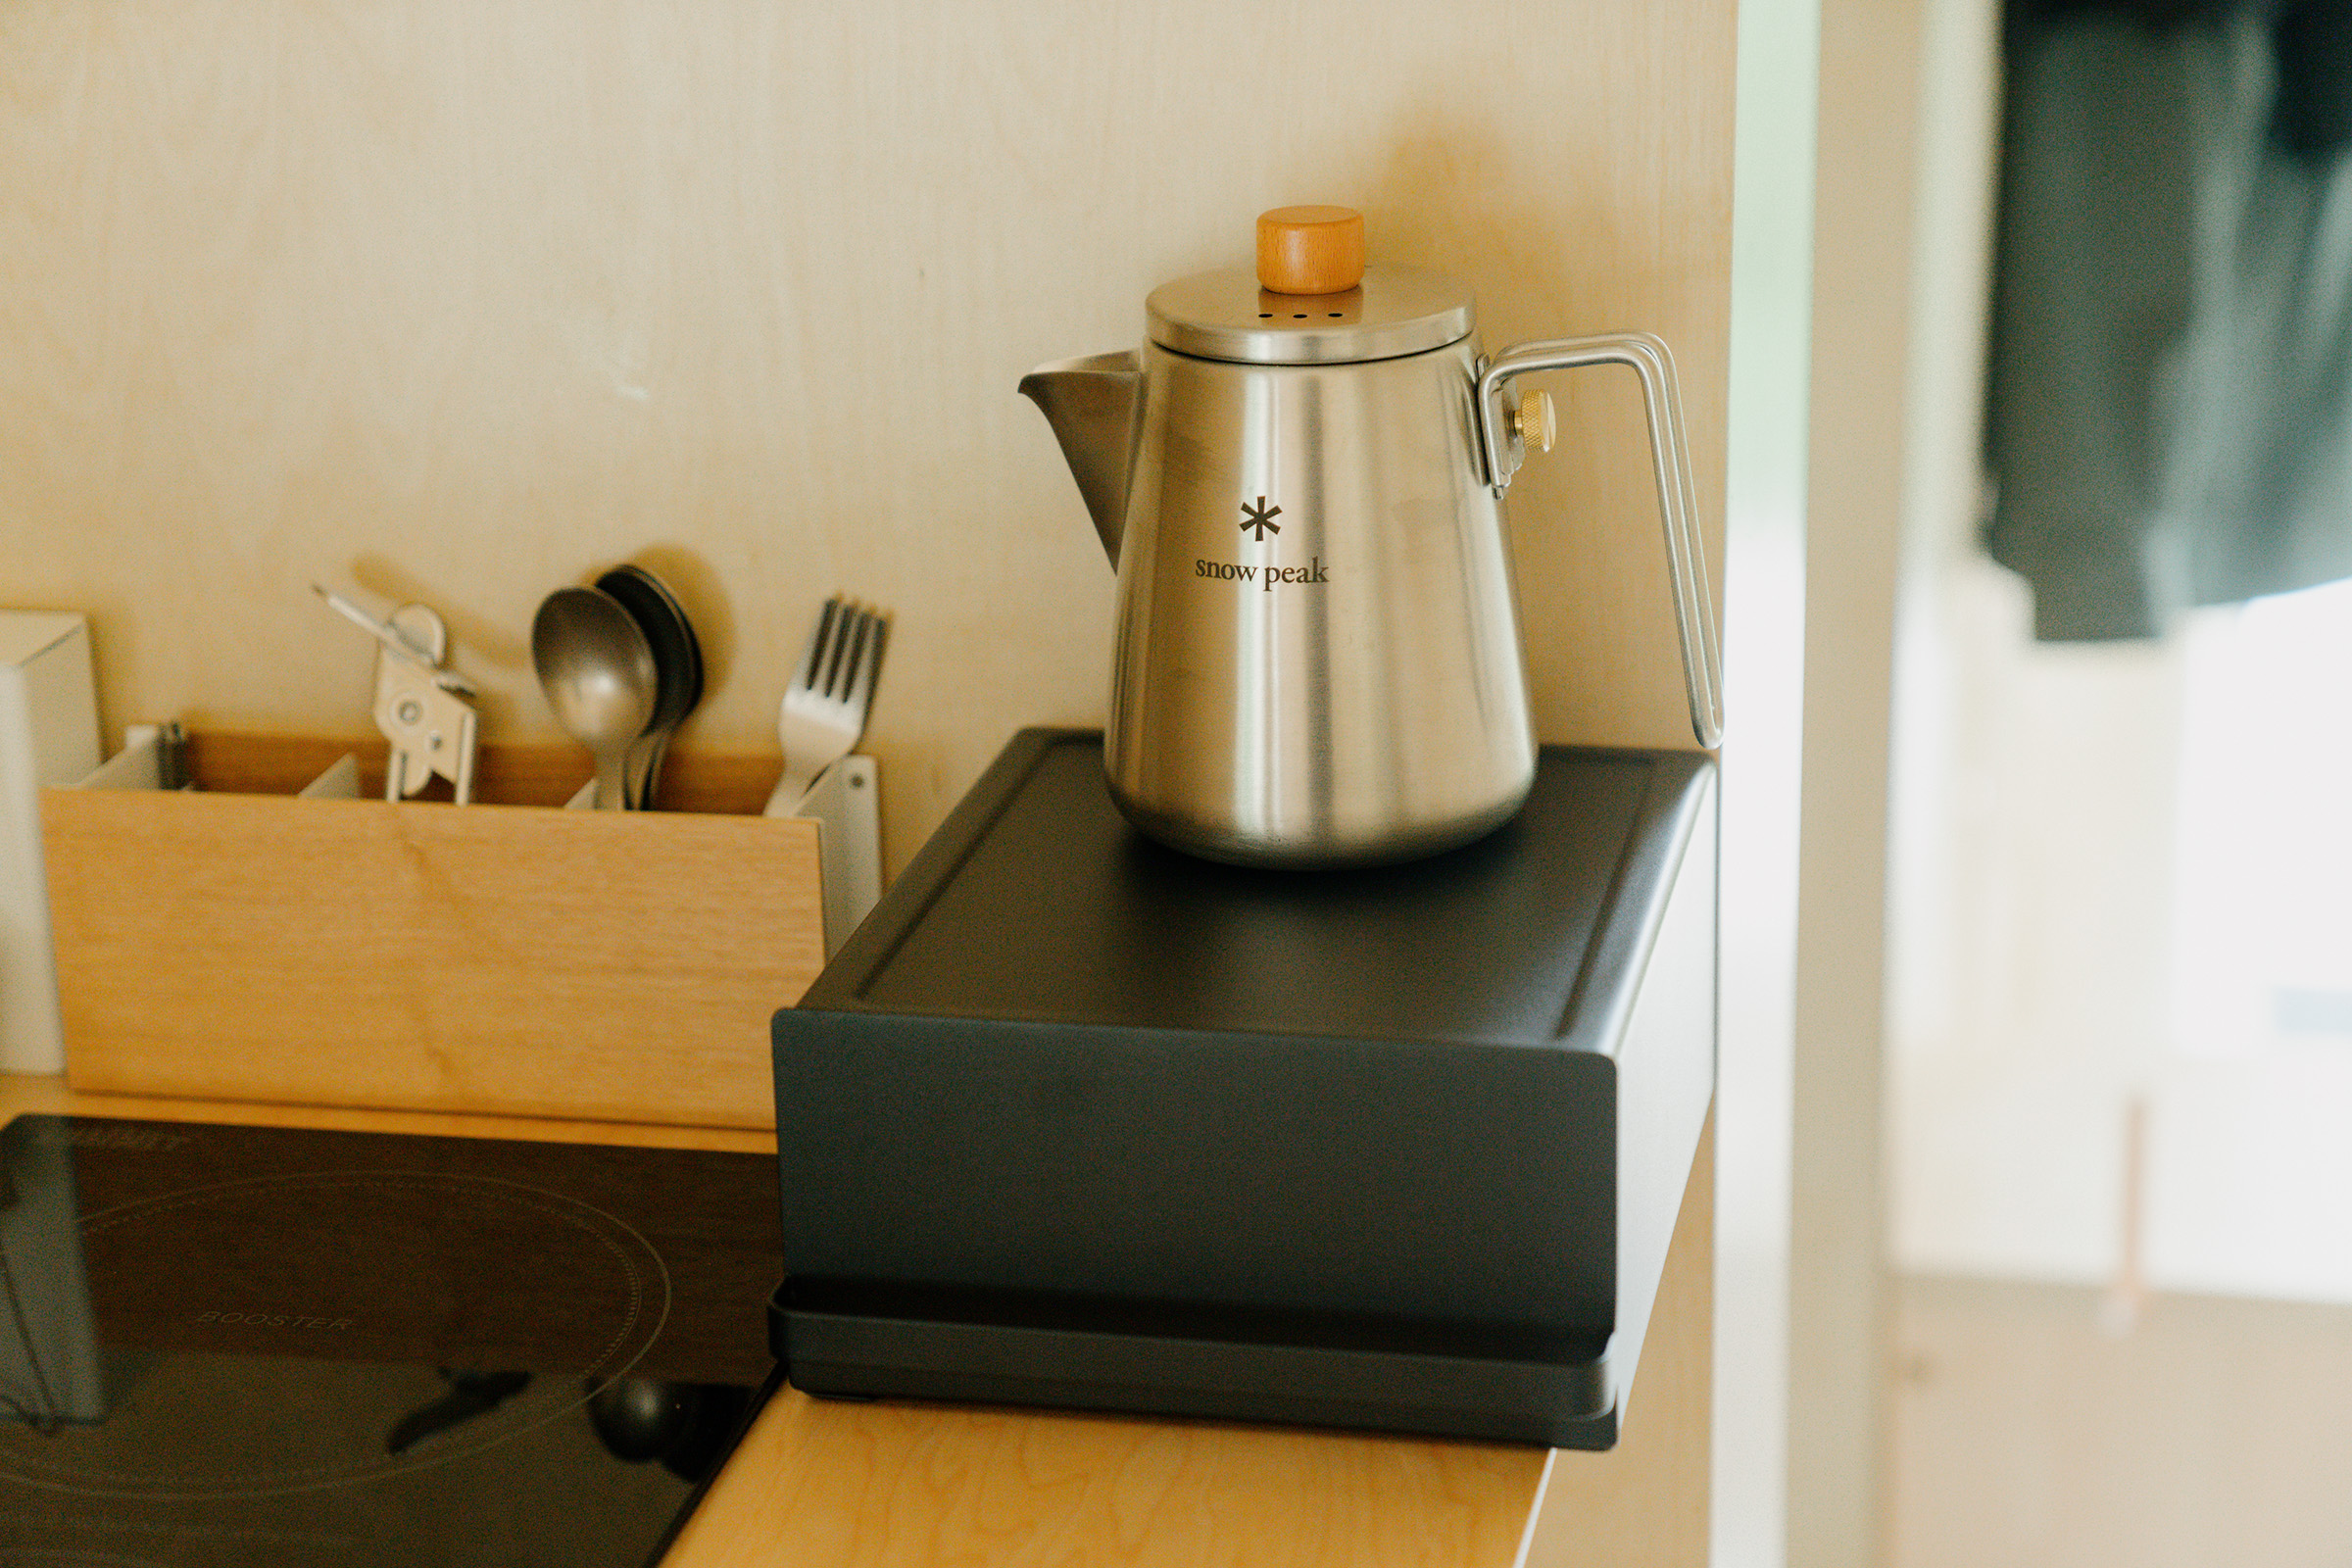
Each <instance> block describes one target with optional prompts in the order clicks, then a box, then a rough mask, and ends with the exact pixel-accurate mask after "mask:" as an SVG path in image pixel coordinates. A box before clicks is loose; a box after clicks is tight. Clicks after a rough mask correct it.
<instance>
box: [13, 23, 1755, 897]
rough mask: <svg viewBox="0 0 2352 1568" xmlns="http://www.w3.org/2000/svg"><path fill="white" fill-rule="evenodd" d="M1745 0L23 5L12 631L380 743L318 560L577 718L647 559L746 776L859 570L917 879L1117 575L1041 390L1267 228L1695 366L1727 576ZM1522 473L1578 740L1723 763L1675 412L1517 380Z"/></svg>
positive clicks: (1487, 319) (1101, 666) (1551, 673)
mask: <svg viewBox="0 0 2352 1568" xmlns="http://www.w3.org/2000/svg"><path fill="white" fill-rule="evenodd" d="M1736 12H1737V7H1736V6H1735V4H1734V0H1642V3H1641V4H1626V3H1624V0H1556V3H1551V4H1544V5H1527V4H1524V3H1520V0H1457V3H1455V4H1451V5H1448V6H1446V7H1445V8H1443V10H1442V11H1432V10H1431V9H1430V8H1428V7H1427V6H1424V5H1420V4H1416V3H1413V0H1282V3H1278V4H1266V3H1264V0H1198V3H1193V4H1187V5H1182V6H1165V7H1143V8H1137V7H1128V6H1099V5H1098V6H1088V5H1080V4H1074V3H1063V4H1052V5H1038V4H1035V3H1032V0H954V3H949V4H944V5H943V4H940V3H936V0H920V3H918V0H872V3H867V4H860V5H856V6H824V5H776V4H770V3H767V0H697V3H696V4H692V5H675V4H658V3H654V0H583V3H579V4H566V5H562V6H538V5H523V6H508V7H490V8H485V7H482V6H480V5H477V4H472V3H469V0H402V3H400V4H398V5H393V6H381V5H366V4H353V3H349V0H320V3H316V4H304V5H297V6H286V5H258V6H226V7H219V6H170V5H163V6H138V7H123V6H121V5H118V4H112V3H108V0H17V3H12V4H10V5H8V6H6V7H0V167H5V168H6V170H7V172H8V177H7V178H6V179H5V180H0V255H4V256H6V257H7V259H8V264H7V287H6V289H5V291H4V292H0V323H4V330H5V333H6V338H7V342H8V346H9V352H8V353H7V354H6V355H5V356H0V604H7V605H15V606H38V607H48V606H63V607H71V608H74V609H82V610H87V611H88V612H90V613H91V615H92V621H93V628H94V635H95V640H96V650H97V662H98V673H99V679H100V683H101V696H102V711H103V715H104V717H105V719H106V722H107V725H108V731H109V733H110V734H112V733H114V732H115V729H116V727H117V726H119V725H121V724H123V723H127V722H136V721H140V720H153V719H166V718H172V717H179V718H184V719H186V720H188V721H189V722H191V723H193V724H197V725H200V726H203V727H206V728H212V729H239V730H254V731H279V732H287V733H317V734H333V733H338V732H342V731H346V730H350V729H353V728H356V727H364V725H365V714H366V712H367V704H368V695H369V692H370V689H371V688H370V670H371V669H372V666H373V657H374V656H373V652H372V650H371V649H370V648H369V646H368V643H367V640H366V639H365V638H364V637H362V636H361V635H360V634H359V633H358V632H357V631H355V630H354V629H353V628H352V627H350V626H348V625H346V624H344V623H343V622H342V621H340V620H339V619H338V618H337V617H335V616H334V615H332V614H330V613H327V612H326V611H325V610H324V609H323V608H321V606H320V605H319V602H318V600H317V599H316V598H315V597H313V595H312V594H311V592H310V585H311V584H312V583H313V582H318V583H321V584H323V585H325V586H326V587H328V588H330V589H335V590H338V591H342V592H345V593H348V594H351V595H353V596H355V597H356V598H357V599H358V600H360V601H361V602H362V603H363V604H365V605H366V606H367V607H368V609H370V610H372V611H375V612H377V613H382V612H384V611H386V610H388V609H389V608H390V607H392V606H393V605H396V604H399V603H402V602H405V601H419V602H423V603H426V604H429V605H431V606H432V607H433V608H435V609H436V610H437V611H439V612H440V613H441V614H442V616H443V617H444V619H445V620H446V621H447V622H448V625H449V628H450V633H451V640H452V656H451V657H452V662H453V664H454V665H455V666H456V667H457V668H459V669H460V670H462V671H464V672H465V673H466V674H467V675H470V676H472V677H474V678H476V679H477V680H479V681H480V682H481V683H482V685H483V688H484V691H485V700H484V705H483V714H482V724H483V735H484V737H485V738H486V739H491V740H529V739H554V738H555V736H556V733H557V732H556V729H555V725H554V722H553V719H552V717H551V715H550V714H549V712H548V711H547V708H546V705H545V703H544V702H543V700H542V699H541V697H540V694H539V690H538V686H537V682H536V680H535V678H534V677H533V674H532V670H531V662H530V655H529V628H530V624H531V615H532V612H533V609H534V608H535V606H536V605H537V604H538V603H539V601H540V600H541V599H542V598H544V597H545V596H546V595H547V593H548V592H549V591H551V590H552V589H554V588H556V587H558V586H561V585H564V584H569V583H577V582H584V581H587V580H590V579H591V578H592V577H593V576H594V575H595V574H596V573H597V572H599V571H600V570H602V569H604V568H606V567H609V566H611V565H612V564H615V563H617V562H619V561H622V560H634V561H639V562H641V563H643V564H647V565H649V566H651V567H653V568H654V569H655V570H656V571H657V572H659V573H660V574H661V575H662V577H663V578H664V579H665V580H667V581H669V582H670V584H671V586H672V587H674V588H675V589H676V590H677V591H678V593H679V596H680V598H681V599H682V600H683V601H684V603H685V605H686V608H687V609H688V611H689V613H691V614H692V615H693V616H694V618H695V620H696V623H697V625H698V626H699V627H700V629H701V632H702V636H703V640H704V645H705V649H706V652H707V654H708V655H709V665H710V677H711V678H710V683H709V689H708V694H707V697H706V700H705V704H704V708H703V710H702V711H701V712H700V713H699V714H698V715H697V716H696V717H695V718H694V719H693V720H692V722H691V723H690V725H689V727H688V731H687V734H686V736H685V738H684V744H686V745H688V746H690V747H691V746H696V745H701V746H706V747H712V748H716V749H720V750H737V751H748V750H752V749H755V748H758V747H762V746H765V745H767V744H768V743H769V742H770V741H771V740H772V737H773V735H774V725H775V717H776V704H777V700H778V698H779V697H780V695H781V693H782V690H783V687H784V684H785V680H786V676H787V672H788V670H789V669H790V667H791V665H792V663H793V662H794V661H795V660H796V659H797V658H798V656H799V655H800V653H801V650H802V648H803V646H804V644H805V642H806V639H807V637H808V635H809V626H810V625H811V623H812V621H813V619H814V616H815V613H816V610H817V607H818V606H819V605H820V604H821V603H822V602H823V600H824V599H825V597H826V596H827V595H828V594H830V593H832V592H834V591H835V590H837V589H838V590H843V591H847V592H849V593H852V594H854V595H857V596H858V597H861V598H863V599H866V600H869V601H872V602H874V603H876V604H878V605H880V606H882V607H884V608H886V609H888V610H890V611H892V612H894V613H895V614H896V617H897V619H896V622H895V625H894V629H893V633H892V638H891V643H890V655H889V661H888V664H887V666H886V667H885V669H884V670H883V674H882V680H881V686H880V691H879V696H878V699H877V702H876V706H875V709H874V713H873V724H872V730H871V735H870V740H869V747H868V749H869V750H871V751H872V752H873V753H874V755H875V756H876V757H877V758H878V759H879V760H880V761H881V764H882V775H883V783H884V791H885V798H884V802H883V805H884V811H885V818H884V834H885V839H886V853H887V855H888V858H889V861H890V864H891V865H892V866H894V867H895V866H897V865H900V864H903V863H904V862H905V860H906V859H907V857H908V856H910V855H911V854H912V853H913V852H914V850H915V849H916V848H917V847H918V846H919V845H920V844H921V843H922V841H923V839H924V838H925V837H926V836H927V835H928V834H929V832H930V830H931V828H932V827H933V826H935V825H936V824H937V823H938V822H939V820H940V819H941V818H942V817H943V816H944V815H945V814H946V812H947V810H948V809H949V808H950V807H951V806H953V804H954V803H955V802H956V800H957V799H958V798H959V797H960V796H961V795H962V794H963V792H964V790H965V789H966V788H968V787H969V785H970V784H971V782H972V780H973V779H975V778H976V777H978V775H979V773H980V771H981V770H982V769H983V768H984V767H985V766H986V765H987V763H988V761H989V760H990V759H991V758H993V757H994V756H995V755H996V753H997V751H998V749H999V748H1000V747H1001V746H1002V745H1003V744H1004V742H1005V738H1006V737H1007V736H1008V735H1009V734H1011V732H1012V731H1013V730H1015V729H1016V728H1018V727H1020V726H1021V725H1023V724H1032V723H1096V722H1100V721H1101V718H1102V716H1103V704H1104V702H1105V698H1106V693H1107V690H1108V682H1109V666H1110V623H1111V607H1112V580H1111V573H1110V570H1109V567H1108V566H1107V564H1105V562H1104V560H1103V552H1102V550H1101V548H1100V546H1099V545H1098V544H1097V543H1096V539H1095V533H1094V530H1093V528H1092V527H1091V526H1090V525H1089V523H1088V521H1087V516H1086V512H1085V508H1084V507H1083V506H1082V505H1081V504H1080V501H1079V498H1078V494H1077V490H1076V487H1075V486H1074V485H1073V484H1072V483H1071V481H1070V477H1069V475H1068V473H1067V471H1066V470H1065V468H1064V466H1063V464H1062V460H1061V456H1060V453H1059V452H1058V450H1057V449H1056V447H1055V444H1054V439H1053V436H1052V434H1051V433H1050V431H1049V430H1048V429H1047V427H1046V424H1045V422H1044V420H1043V419H1041V418H1040V417H1038V414H1037V411H1036V410H1035V409H1034V408H1032V407H1031V406H1030V405H1029V404H1028V403H1027V402H1026V401H1024V400H1023V399H1021V398H1019V397H1018V396H1016V395H1015V393H1014V391H1013V386H1014V383H1015V382H1016V381H1017V380H1018V379H1019V377H1020V376H1021V375H1022V373H1023V372H1025V371H1026V370H1028V369H1029V368H1031V367H1032V366H1035V365H1037V364H1039V363H1040V362H1042V361H1047V360H1053V359H1060V358H1065V357H1068V356H1071V355H1078V354H1088V353H1097V352H1101V351H1103V350H1109V349H1117V348H1125V347H1132V346H1134V345H1136V344H1137V343H1138V342H1140V340H1141V338H1142V334H1143V325H1144V322H1143V302H1144V298H1145V296H1146V295H1147V294H1148V293H1149V292H1150V291H1151V290H1152V288H1153V287H1154V286H1156V285H1157V284H1159V283H1161V282H1164V281H1167V280H1168V279H1171V278H1175V277H1180V276H1183V275H1185V274H1187V273H1190V272H1194V271H1199V270H1203V269H1207V268H1212V267H1237V266H1245V265H1247V264H1248V261H1249V259H1250V255H1251V251H1252V240H1253V235H1252V224H1253V221H1254V219H1255V216H1256V215H1257V214H1258V213H1259V212H1261V211H1264V210H1265V209H1267V208H1270V207H1276V206H1282V205H1287V204H1291V203H1299V202H1335V203H1340V204H1343V205H1346V206H1349V207H1353V208H1356V209H1358V210H1360V211H1361V212H1362V213H1363V214H1364V215H1365V219H1366V222H1367V226H1368V245H1369V250H1370V254H1371V257H1372V259H1373V260H1374V261H1375V262H1378V263H1384V264H1391V265H1404V266H1415V267H1428V268H1435V269H1438V270H1444V271H1446V272H1449V273H1452V274H1454V275H1456V276H1459V277H1461V278H1462V279H1463V280H1464V281H1466V282H1467V283H1468V284H1469V285H1470V286H1471V287H1472V288H1473V289H1474V291H1475V292H1476V295H1477V299H1478V308H1479V318H1480V328H1481V332H1482V336H1483V339H1484V341H1485V343H1486V345H1487V346H1488V347H1489V349H1490V350H1493V349H1497V348H1500V347H1503V346H1505V345H1508V344H1511V343H1514V342H1519V341H1522V340H1525V339H1529V338H1545V337H1561V336H1568V335H1574V334H1579V333H1593V332H1607V331H1620V330H1627V329H1637V328H1639V329H1645V330H1649V331H1654V332H1657V333H1659V334H1661V335H1662V336H1664V337H1665V338H1666V339H1667V340H1668V341H1669V342H1671V343H1672V344H1673V346H1674V350H1675V354H1676V356H1677V359H1678V361H1679V363H1680V366H1681V368H1682V372H1683V386H1684V391H1685V394H1686V397H1687V400H1688V410H1689V415H1690V419H1691V438H1692V440H1691V454H1692V457H1693V466H1694V467H1695V470H1696V477H1697V482H1698V490H1699V494H1700V502H1701V512H1702V515H1703V517H1704V520H1705V523H1706V526H1707V531H1708V534H1709V537H1710V541H1711V544H1710V564H1711V566H1712V567H1713V568H1714V572H1715V581H1716V582H1717V583H1720V582H1721V581H1722V577H1721V570H1720V568H1721V564H1722V556H1721V540H1722V529H1721V516H1722V497H1723V493H1724V492H1723V452H1724V437H1723V411H1724V388H1725V364H1726V360H1725V355H1726V345H1727V341H1728V321H1729V311H1730V279H1731V249H1730V245H1731V195H1732V184H1731V181H1732V129H1733V75H1734V71H1733V66H1734V42H1735V33H1736ZM1540 379H1542V380H1543V381H1544V382H1545V383H1546V385H1547V389H1548V390H1550V391H1551V392H1553V394H1554V395H1555V397H1557V399H1558V401H1559V406H1560V416H1561V419H1560V423H1561V430H1562V438H1563V439H1562V445H1561V448H1560V450H1558V451H1556V452H1554V453H1552V454H1551V455H1550V456H1549V457H1548V458H1545V459H1544V460H1542V461H1540V462H1538V463H1535V464H1532V465H1531V466H1529V468H1528V470H1527V471H1526V472H1525V473H1524V474H1523V475H1522V476H1521V477H1520V479H1519V480H1518V482H1517V483H1516V484H1515V485H1514V486H1513V488H1512V492H1511V497H1510V503H1509V507H1510V512H1511V515H1512V519H1513V526H1512V534H1513V539H1512V548H1513V550H1514V552H1515V554H1516V557H1517V564H1518V581H1519V584H1520V587H1521V594H1522V599H1523V604H1524V620H1525V626H1526V635H1527V642H1528V652H1529V662H1530V666H1531V674H1532V678H1533V685H1534V691H1535V702H1536V706H1537V711H1538V716H1539V721H1540V725H1541V728H1542V731H1543V734H1544V738H1545V739H1546V740H1552V741H1585V742H1595V743H1615V744H1629V745H1663V746H1689V745H1691V734H1690V727H1689V723H1688V720H1687V718H1686V717H1685V713H1684V700H1683V690H1682V682H1681V675H1680V672H1679V655H1678V652H1677V645H1676V641H1675V634H1674V628H1673V617H1672V615H1671V613H1670V610H1669V598H1668V591H1667V575H1666V569H1665V561H1664V555H1663V552H1662V549H1661V546H1660V541H1659V525H1658V517H1657V510H1656V501H1655V496H1654V490H1653V485H1652V480H1651V475H1650V468H1649V458H1648V454H1647V452H1646V451H1645V449H1644V437H1643V433H1642V410H1641V398H1640V395H1639V392H1638V390H1637V387H1636V383H1635V380H1634V378H1633V376H1632V375H1631V374H1630V373H1628V372H1625V371H1623V370H1587V371H1578V372H1572V373H1565V374H1559V375H1551V376H1545V377H1542V378H1540Z"/></svg>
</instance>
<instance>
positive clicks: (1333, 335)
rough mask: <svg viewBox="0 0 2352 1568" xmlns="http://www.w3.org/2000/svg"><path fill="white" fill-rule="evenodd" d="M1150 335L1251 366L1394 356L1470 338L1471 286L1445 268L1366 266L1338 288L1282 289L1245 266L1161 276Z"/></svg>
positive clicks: (1203, 355) (1148, 305) (1151, 307)
mask: <svg viewBox="0 0 2352 1568" xmlns="http://www.w3.org/2000/svg"><path fill="white" fill-rule="evenodd" d="M1144 313H1145V315H1146V317H1147V318H1148V319H1149V321H1150V333H1151V338H1152V342H1154V343H1156V344H1158V345H1159V346H1160V347H1161V348H1163V349H1168V350H1171V351H1173V352H1174V353H1177V354H1189V355H1191V356H1193V357H1194V358H1195V359H1202V360H1236V361H1240V362H1242V363H1244V364H1250V365H1338V364H1347V363H1349V362H1352V361H1358V360H1393V359H1396V358H1397V356H1399V355H1404V354H1419V353H1422V352H1424V351H1425V350H1428V349H1437V348H1444V347H1445V346H1446V344H1448V343H1454V342H1459V341H1460V340H1461V339H1463V338H1465V337H1468V336H1469V335H1470V325H1471V319H1472V311H1471V298H1470V291H1469V289H1467V288H1466V287H1464V286H1463V285H1462V284H1460V283H1458V282H1456V281H1455V280H1453V279H1452V278H1450V277H1447V276H1446V275H1445V274H1444V273H1442V272H1424V271H1421V270H1417V269H1414V268H1407V267H1369V268H1366V269H1365V270H1364V276H1363V281H1362V282H1360V283H1358V284H1357V285H1356V286H1355V287H1353V288H1350V289H1346V290H1343V291H1342V292H1340V293H1336V294H1277V293H1275V292H1274V291H1273V290H1272V289H1269V288H1264V287H1261V286H1260V285H1259V283H1258V280H1257V274H1256V273H1255V272H1253V271H1251V270H1250V269H1249V268H1246V267H1237V268H1233V269H1231V270H1226V271H1221V272H1200V273H1196V274H1195V275H1193V276H1191V277H1183V278H1178V279H1177V280H1176V281H1175V282H1173V283H1162V284H1161V285H1160V286H1159V287H1157V288H1155V289H1153V290H1152V297H1151V298H1150V299H1149V300H1147V301H1146V302H1145V304H1144Z"/></svg>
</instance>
